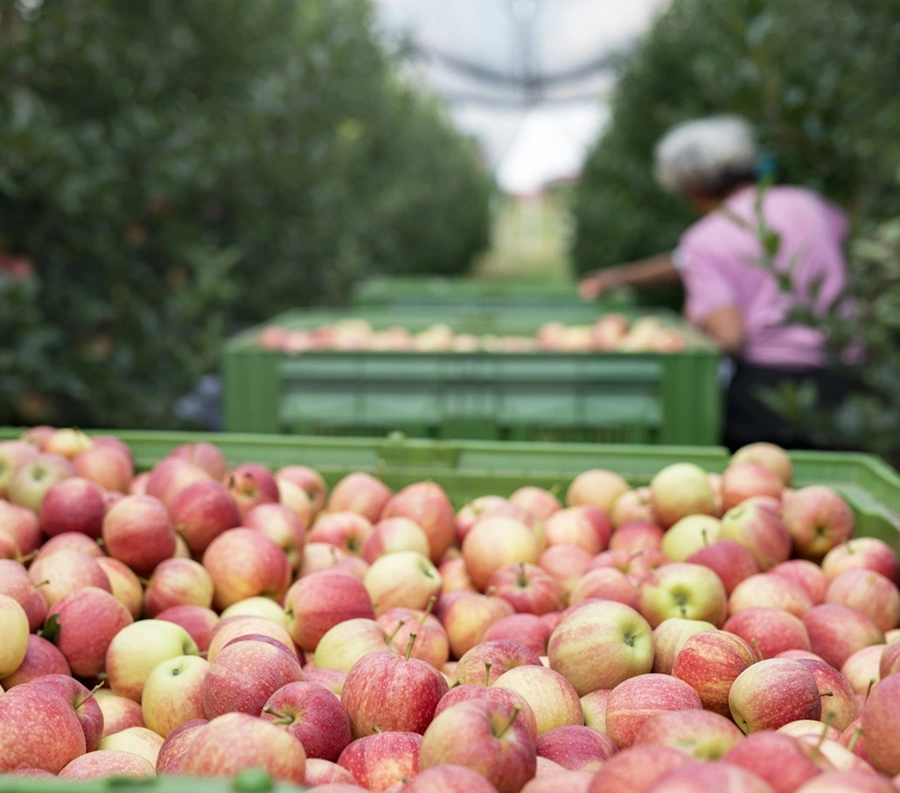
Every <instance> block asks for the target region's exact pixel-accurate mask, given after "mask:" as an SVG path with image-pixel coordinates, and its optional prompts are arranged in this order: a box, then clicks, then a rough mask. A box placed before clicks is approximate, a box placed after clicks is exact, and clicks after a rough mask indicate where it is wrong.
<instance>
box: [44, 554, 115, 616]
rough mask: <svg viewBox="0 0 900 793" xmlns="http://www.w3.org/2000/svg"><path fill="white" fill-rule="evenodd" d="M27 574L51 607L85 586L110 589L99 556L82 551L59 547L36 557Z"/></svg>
mask: <svg viewBox="0 0 900 793" xmlns="http://www.w3.org/2000/svg"><path fill="white" fill-rule="evenodd" d="M28 577H29V579H31V582H32V584H33V585H34V586H35V588H36V589H37V591H38V592H39V593H40V594H41V595H42V596H43V598H44V600H45V601H46V603H47V606H49V607H53V606H54V605H55V604H56V603H58V602H59V601H60V600H61V599H62V598H64V597H65V596H66V595H68V594H70V593H71V592H75V591H77V590H79V589H82V588H84V587H97V588H98V589H105V590H106V591H107V592H109V591H110V589H111V587H110V584H109V577H108V576H107V575H106V573H104V572H103V569H102V568H101V567H100V565H99V564H98V563H97V560H96V559H95V558H94V557H93V556H88V555H87V554H86V553H82V552H81V551H73V550H60V551H57V552H56V553H53V554H50V555H49V556H43V557H41V558H40V559H35V560H34V562H32V564H31V567H29V568H28Z"/></svg>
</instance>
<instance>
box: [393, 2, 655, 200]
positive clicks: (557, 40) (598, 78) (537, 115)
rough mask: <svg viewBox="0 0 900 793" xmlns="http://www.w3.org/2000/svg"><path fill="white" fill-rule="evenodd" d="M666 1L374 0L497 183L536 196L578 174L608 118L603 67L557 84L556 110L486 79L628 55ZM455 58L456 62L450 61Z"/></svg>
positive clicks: (547, 73)
mask: <svg viewBox="0 0 900 793" xmlns="http://www.w3.org/2000/svg"><path fill="white" fill-rule="evenodd" d="M666 2H668V0H377V4H378V8H379V20H380V23H381V25H382V28H383V29H384V30H385V32H386V35H387V36H389V37H390V38H392V39H396V38H397V37H399V36H400V35H404V36H406V37H408V38H409V39H410V40H411V41H412V42H413V43H414V44H415V45H416V46H417V48H419V49H421V51H422V54H421V56H420V57H418V58H417V59H416V60H415V62H414V66H413V68H414V69H415V73H416V75H417V76H418V78H419V79H421V80H423V81H424V82H425V83H426V84H428V85H429V86H430V87H431V88H433V89H434V90H436V91H437V92H438V93H439V94H442V95H443V96H445V97H447V98H448V100H450V102H451V104H450V107H451V109H452V112H453V117H454V118H455V120H456V122H457V124H458V126H459V127H460V128H461V129H463V130H464V131H466V132H468V133H471V134H473V135H475V136H476V137H477V138H478V139H479V141H480V142H481V145H482V147H483V149H484V151H485V153H486V155H487V158H488V161H489V162H490V164H491V167H492V168H493V169H494V171H495V174H496V176H497V179H498V181H499V183H500V185H501V187H503V188H504V189H505V190H507V191H509V192H511V193H531V192H535V191H537V190H539V189H540V188H541V186H542V185H544V184H545V183H546V182H548V181H550V180H552V179H556V178H559V177H566V176H571V175H573V174H575V173H577V172H578V170H579V169H580V166H581V163H582V161H583V158H584V155H585V153H586V150H587V148H588V147H589V146H590V145H591V143H593V141H594V140H595V139H596V137H597V135H598V134H599V132H600V130H601V129H602V126H603V124H604V122H605V121H606V119H607V112H606V108H605V105H604V101H603V97H604V96H605V95H606V94H607V93H608V91H609V89H610V87H611V86H612V84H613V74H612V73H611V72H610V71H608V70H607V71H604V70H602V69H597V70H594V71H593V72H591V73H589V74H586V75H584V76H583V77H581V78H579V79H574V80H569V81H566V82H563V83H554V85H553V86H552V88H550V89H548V90H547V91H545V92H543V93H544V94H545V95H546V96H547V97H548V98H549V99H550V100H555V101H553V102H552V103H548V102H543V103H542V102H538V103H537V104H529V103H527V102H521V101H520V100H521V99H522V98H523V94H522V92H521V90H520V89H519V88H517V87H516V86H514V85H513V84H509V83H507V84H504V83H500V82H496V81H494V80H490V79H483V78H475V77H473V76H472V75H471V73H470V72H468V71H466V70H465V68H463V69H461V68H459V66H458V64H459V62H462V65H463V67H467V66H473V67H477V68H478V69H480V70H482V71H484V73H485V74H486V75H488V76H489V75H492V74H500V75H505V76H507V77H514V76H521V75H531V76H532V77H536V78H546V77H552V76H554V75H559V74H563V73H566V72H569V71H571V70H574V69H578V68H579V67H581V66H583V65H585V64H592V63H598V62H600V61H601V60H602V59H604V58H605V57H607V56H609V55H613V54H615V53H617V52H622V51H623V50H624V49H626V48H627V47H628V46H629V44H630V43H632V42H633V41H634V40H635V39H636V38H637V37H638V36H640V34H641V33H642V32H643V31H644V30H646V28H647V25H648V24H649V23H650V21H651V19H652V17H653V15H654V14H655V13H656V12H657V11H658V10H659V9H660V8H661V7H662V6H663V5H665V4H666ZM451 59H452V60H451Z"/></svg>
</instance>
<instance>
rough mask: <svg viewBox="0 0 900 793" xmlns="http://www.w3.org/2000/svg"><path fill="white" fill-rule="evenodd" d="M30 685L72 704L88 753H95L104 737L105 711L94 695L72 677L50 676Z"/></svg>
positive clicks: (44, 676) (38, 679)
mask: <svg viewBox="0 0 900 793" xmlns="http://www.w3.org/2000/svg"><path fill="white" fill-rule="evenodd" d="M29 685H32V686H37V687H40V688H43V689H45V690H47V691H54V692H56V693H57V694H59V695H60V696H61V697H62V698H63V699H65V700H66V701H67V702H68V703H70V704H71V706H72V709H73V710H74V711H75V715H76V716H77V717H78V721H79V723H80V724H81V728H82V730H83V732H84V745H85V751H86V752H93V751H94V750H95V749H96V748H97V747H98V745H99V743H100V738H101V736H102V735H103V711H102V710H101V709H100V706H99V705H98V704H97V702H96V701H95V700H94V697H93V693H92V692H91V691H90V690H89V689H88V688H86V687H85V686H84V685H82V684H81V683H79V682H78V681H77V680H75V678H73V677H71V676H70V675H64V674H49V675H43V676H42V677H39V678H37V679H35V680H33V681H32V682H31V683H30V684H29Z"/></svg>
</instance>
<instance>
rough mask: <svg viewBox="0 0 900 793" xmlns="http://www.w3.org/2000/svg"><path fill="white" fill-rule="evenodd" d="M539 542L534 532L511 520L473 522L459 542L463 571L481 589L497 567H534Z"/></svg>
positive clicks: (495, 518) (539, 546)
mask: <svg viewBox="0 0 900 793" xmlns="http://www.w3.org/2000/svg"><path fill="white" fill-rule="evenodd" d="M541 550H542V547H541V542H540V540H539V539H538V537H537V535H536V534H535V532H534V531H533V530H532V529H530V528H529V527H528V526H526V525H525V524H524V523H522V522H521V521H518V520H515V519H514V518H504V517H487V518H484V519H482V520H480V521H478V523H476V524H475V525H474V526H473V527H472V529H471V531H469V533H468V534H467V535H466V538H465V539H464V540H463V543H462V553H463V559H465V562H466V569H467V570H468V571H469V575H470V576H471V578H472V581H473V583H474V584H475V586H476V587H478V588H479V589H481V590H483V589H484V588H485V587H486V586H487V583H488V580H489V579H490V577H491V576H492V575H493V574H494V573H495V572H496V571H497V570H499V569H500V568H501V567H505V566H506V565H508V564H517V563H518V562H530V563H533V564H536V563H537V561H538V558H539V557H540V554H541Z"/></svg>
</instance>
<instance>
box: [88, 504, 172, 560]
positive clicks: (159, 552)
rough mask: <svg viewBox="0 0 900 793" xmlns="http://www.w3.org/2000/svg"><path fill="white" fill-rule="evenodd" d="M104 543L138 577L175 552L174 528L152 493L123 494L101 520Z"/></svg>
mask: <svg viewBox="0 0 900 793" xmlns="http://www.w3.org/2000/svg"><path fill="white" fill-rule="evenodd" d="M103 542H104V546H105V548H106V550H107V552H108V553H109V555H110V556H112V557H113V558H114V559H118V560H119V561H120V562H124V563H125V564H127V565H128V566H129V567H130V568H131V569H132V570H134V572H135V573H137V574H138V575H140V576H149V575H150V574H151V573H152V572H153V570H154V568H155V567H156V565H158V564H159V563H160V562H161V561H163V560H164V559H170V558H172V557H173V556H174V555H175V549H176V542H175V529H174V527H173V526H172V521H171V520H170V519H169V513H168V512H167V511H166V507H165V505H164V504H163V503H162V502H161V501H159V500H158V499H156V498H153V497H152V496H126V497H125V498H123V499H122V500H121V501H119V502H117V503H116V504H114V505H113V506H112V508H111V509H110V510H109V512H107V513H106V517H104V519H103Z"/></svg>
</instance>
